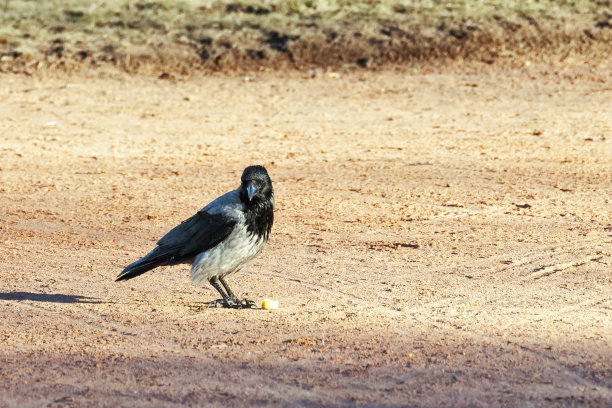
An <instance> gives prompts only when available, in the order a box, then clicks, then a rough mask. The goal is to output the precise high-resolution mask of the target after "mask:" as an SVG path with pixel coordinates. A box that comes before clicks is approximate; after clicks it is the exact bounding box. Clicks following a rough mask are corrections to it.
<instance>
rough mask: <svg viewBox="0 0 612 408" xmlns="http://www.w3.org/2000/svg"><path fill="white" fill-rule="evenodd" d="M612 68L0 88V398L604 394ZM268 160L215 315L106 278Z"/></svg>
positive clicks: (517, 401) (162, 275)
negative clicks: (251, 225) (263, 230)
mask: <svg viewBox="0 0 612 408" xmlns="http://www.w3.org/2000/svg"><path fill="white" fill-rule="evenodd" d="M611 84H612V70H611V69H610V67H609V66H606V67H602V66H589V65H588V64H582V63H579V62H575V63H572V64H570V63H568V64H567V65H565V66H550V65H535V64H532V65H525V66H524V67H523V68H519V69H514V68H513V69H508V70H506V69H503V68H500V67H497V68H496V67H491V66H486V67H480V66H472V67H460V68H457V69H456V70H454V69H452V68H449V69H447V70H438V71H428V70H426V69H417V70H415V71H410V72H394V71H391V70H389V71H385V72H368V73H366V72H364V73H341V74H340V75H339V76H338V77H335V76H334V75H328V74H327V73H319V75H318V76H317V77H315V78H311V77H309V76H308V75H307V74H306V73H304V74H301V73H296V72H294V73H279V72H276V73H258V74H256V75H252V76H250V77H249V78H248V80H247V78H244V77H242V76H232V75H225V76H224V75H214V76H202V77H192V78H185V79H172V78H171V79H170V80H162V79H158V78H154V77H143V76H129V75H126V74H121V73H118V72H110V71H105V70H98V71H88V72H81V73H78V74H73V75H61V74H59V73H57V74H48V75H43V74H40V75H37V76H34V77H27V76H23V75H6V74H5V75H0V158H1V159H0V180H1V184H0V191H1V194H0V208H2V210H1V211H0V215H1V217H0V237H1V239H0V242H1V243H0V259H1V260H2V261H1V265H2V266H1V268H2V269H1V272H2V273H1V274H0V284H1V286H2V289H1V290H0V311H1V314H2V318H1V320H0V381H1V391H0V405H2V406H6V407H17V406H18V407H39V406H91V405H96V406H147V407H150V406H165V407H172V406H204V405H206V406H224V407H227V406H292V407H293V406H303V407H319V406H376V407H392V406H431V407H439V406H458V407H461V406H521V407H528V406H580V405H583V406H590V407H593V406H602V407H603V406H611V405H612V363H610V361H612V296H611V294H612V273H611V271H612V267H611V265H612V256H611V255H612V202H611V201H612V167H611V166H610V162H611V161H612V116H611V114H610V110H611V108H612V104H611V102H610V101H612V87H611ZM249 164H263V165H265V166H266V167H267V168H268V170H269V172H270V174H271V177H272V179H273V182H274V187H275V189H276V203H277V209H276V212H275V220H276V223H275V225H274V228H273V230H272V237H271V240H270V242H269V243H268V245H267V247H266V248H265V249H264V251H263V253H262V254H261V255H260V256H259V257H258V258H257V259H256V260H255V261H254V262H253V263H252V264H251V265H250V266H249V267H247V268H246V269H245V270H243V271H242V272H240V273H238V274H236V275H232V276H230V278H229V283H230V284H231V285H232V287H233V288H234V290H235V291H236V292H237V293H238V294H239V295H242V296H245V297H248V298H251V299H254V300H257V301H260V300H261V299H262V298H266V297H271V298H276V299H278V300H279V302H280V308H279V309H278V310H274V311H266V310H261V309H255V310H225V309H214V308H207V307H206V302H209V301H211V300H214V299H217V298H218V295H217V293H216V292H215V291H214V289H212V288H211V287H204V288H200V287H196V286H193V285H192V284H191V283H190V280H189V269H188V267H187V266H185V265H183V266H176V267H168V268H161V269H158V270H155V271H152V272H149V273H147V274H146V275H143V276H142V277H139V278H137V279H134V280H130V281H128V282H119V283H118V282H114V278H115V277H116V275H117V274H118V273H119V272H120V271H121V269H122V268H123V267H124V266H125V265H127V264H128V263H130V262H132V261H134V260H135V259H137V258H138V257H140V256H142V255H144V254H145V253H146V252H148V251H149V250H150V249H152V248H153V246H154V244H155V241H156V240H157V239H159V238H160V237H161V236H162V235H163V234H164V233H165V232H167V231H168V230H169V229H170V228H171V227H173V226H174V225H176V224H177V223H179V222H180V221H182V220H184V219H186V218H187V217H189V216H191V215H192V214H193V213H195V212H196V211H197V210H199V209H200V208H201V207H203V206H204V205H206V204H207V203H208V202H209V201H210V200H212V199H213V198H215V197H217V196H218V195H219V194H221V193H223V192H225V191H228V190H230V189H234V188H236V187H237V186H238V184H239V177H240V174H241V172H242V169H243V168H244V167H245V166H246V165H249Z"/></svg>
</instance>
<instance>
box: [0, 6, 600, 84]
mask: <svg viewBox="0 0 612 408" xmlns="http://www.w3.org/2000/svg"><path fill="white" fill-rule="evenodd" d="M0 4H1V6H0V7H1V8H2V13H1V14H0V57H1V58H2V63H1V64H0V69H1V70H5V71H6V70H20V71H26V72H27V71H31V70H34V69H36V68H37V67H40V66H43V65H44V66H50V65H51V66H69V67H75V66H79V65H81V64H84V63H85V64H103V63H113V64H116V65H119V66H121V67H123V68H125V69H127V70H138V69H141V68H142V67H143V66H147V65H151V64H153V65H155V66H158V67H161V68H163V69H170V70H173V71H190V70H192V69H194V68H207V69H228V68H229V69H232V68H237V67H242V68H246V69H250V68H254V67H257V66H260V65H264V66H277V67H278V66H291V67H308V66H327V67H338V66H342V65H347V64H348V65H357V66H376V65H384V64H390V63H393V64H396V63H406V62H414V61H424V60H427V61H431V60H440V59H446V58H465V59H474V60H480V61H486V62H494V61H496V60H500V59H504V58H508V57H509V56H510V57H512V58H517V57H520V56H522V55H527V54H534V55H539V56H541V57H550V56H556V57H560V58H564V57H566V56H567V55H570V54H573V53H575V54H581V55H588V56H589V57H594V58H597V57H601V58H606V57H607V54H609V52H610V48H611V46H610V44H611V43H612V27H611V24H612V21H611V17H612V11H611V10H612V6H611V2H610V1H609V0H604V1H569V0H543V1H519V0H513V1H510V0H506V1H503V0H502V1H399V0H398V1H392V0H362V1H347V0H327V1H325V0H320V1H317V0H309V1H290V0H275V1H266V2H263V1H261V2H257V1H235V0H234V1H231V0H219V1H216V2H213V3H208V4H207V5H202V2H196V1H194V0H183V1H178V2H174V1H163V0H151V1H144V0H139V1H136V0H111V1H104V2H102V1H93V2H92V1H85V0H71V1H59V0H53V1H24V0H4V1H3V2H2V3H0ZM531 57H533V55H532V56H531Z"/></svg>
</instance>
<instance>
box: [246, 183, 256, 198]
mask: <svg viewBox="0 0 612 408" xmlns="http://www.w3.org/2000/svg"><path fill="white" fill-rule="evenodd" d="M246 189H247V194H248V196H249V201H251V200H252V199H253V196H254V195H255V193H256V192H257V187H255V186H254V185H253V183H249V184H247V188H246Z"/></svg>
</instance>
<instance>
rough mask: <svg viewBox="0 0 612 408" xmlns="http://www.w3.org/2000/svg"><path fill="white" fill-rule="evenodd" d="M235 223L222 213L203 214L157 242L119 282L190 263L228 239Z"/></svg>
mask: <svg viewBox="0 0 612 408" xmlns="http://www.w3.org/2000/svg"><path fill="white" fill-rule="evenodd" d="M236 223H237V220H235V219H233V218H231V217H228V216H227V215H224V214H223V213H217V214H210V213H208V212H206V211H205V210H201V211H199V212H197V213H196V214H195V215H194V216H192V217H190V218H188V219H186V220H185V221H183V222H182V223H180V224H179V225H177V226H176V227H174V228H173V229H171V230H170V231H169V232H168V233H167V234H166V235H164V236H163V237H162V238H161V239H160V240H159V241H157V248H155V249H154V250H153V251H151V252H149V253H148V254H147V255H146V256H144V257H142V258H140V259H139V260H137V261H136V262H134V263H132V264H130V265H128V266H127V267H126V268H125V269H124V270H123V271H122V272H121V273H120V274H119V276H118V277H117V280H127V279H132V278H135V277H136V276H138V275H142V274H143V273H145V272H147V271H149V270H151V269H153V268H156V267H158V266H162V265H176V264H179V263H182V262H187V261H191V260H193V258H195V257H196V256H197V255H198V254H199V253H201V252H204V251H207V250H209V249H211V248H214V247H215V246H217V245H218V244H219V243H220V242H221V241H223V240H224V239H226V238H227V237H228V236H229V235H230V234H231V232H232V230H233V229H234V227H235V225H236Z"/></svg>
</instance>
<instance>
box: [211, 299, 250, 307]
mask: <svg viewBox="0 0 612 408" xmlns="http://www.w3.org/2000/svg"><path fill="white" fill-rule="evenodd" d="M209 305H210V307H215V308H217V307H218V308H222V307H223V308H231V309H251V308H253V307H255V302H254V301H252V300H250V299H242V300H240V299H230V300H229V302H226V301H225V299H217V300H213V301H212V302H210V303H209Z"/></svg>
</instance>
